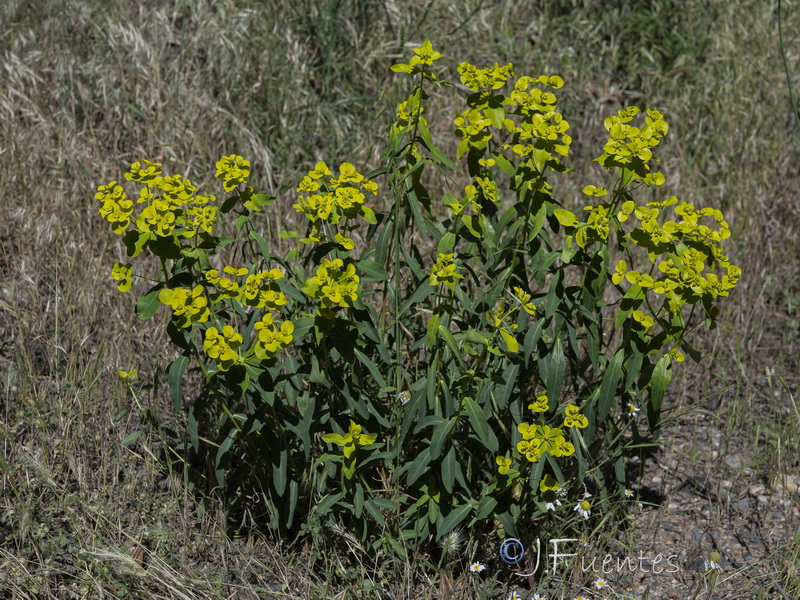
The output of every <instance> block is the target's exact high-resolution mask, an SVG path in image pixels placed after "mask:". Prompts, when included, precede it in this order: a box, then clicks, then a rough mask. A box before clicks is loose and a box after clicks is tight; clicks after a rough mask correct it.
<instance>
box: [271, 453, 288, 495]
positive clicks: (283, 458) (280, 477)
mask: <svg viewBox="0 0 800 600" xmlns="http://www.w3.org/2000/svg"><path fill="white" fill-rule="evenodd" d="M272 448H273V451H272V460H273V461H274V462H273V463H272V485H274V486H275V491H276V492H277V493H278V496H281V497H283V494H284V492H285V491H286V483H287V481H288V470H287V461H288V459H289V456H288V455H289V451H288V450H287V449H286V448H281V447H280V445H279V444H274V445H273V447H272ZM276 458H277V461H276V460H275V459H276Z"/></svg>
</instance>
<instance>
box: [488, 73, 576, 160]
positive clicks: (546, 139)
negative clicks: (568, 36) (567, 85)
mask: <svg viewBox="0 0 800 600" xmlns="http://www.w3.org/2000/svg"><path fill="white" fill-rule="evenodd" d="M534 84H543V85H545V86H548V87H551V88H553V89H558V88H560V87H561V86H563V85H564V80H563V79H561V78H560V77H558V76H551V77H548V76H546V75H542V76H541V77H539V78H537V79H534V78H532V77H521V78H520V79H519V80H518V81H517V82H516V84H515V85H514V91H513V92H511V94H510V95H509V96H508V98H506V99H505V100H504V101H503V104H504V105H507V106H510V107H512V110H513V111H514V113H515V114H518V115H520V116H522V122H521V123H520V124H519V126H514V125H513V123H512V122H511V121H508V122H507V123H505V125H506V127H507V128H508V129H509V130H510V131H511V133H512V134H513V136H514V142H515V143H513V144H508V145H506V146H505V147H510V148H511V150H512V151H513V152H514V153H515V154H517V155H519V156H522V157H525V156H531V155H532V154H534V152H535V151H536V150H544V151H546V152H547V154H548V157H547V158H548V160H549V159H556V157H555V156H553V152H555V153H557V154H560V155H561V156H567V155H568V154H569V146H570V144H571V143H572V138H571V137H570V136H569V135H567V133H566V132H567V130H569V122H568V121H567V120H566V119H564V117H563V115H562V114H561V113H560V112H558V111H557V110H556V103H557V99H556V95H555V94H554V93H553V92H548V91H542V90H541V89H539V88H536V87H533V88H531V89H530V91H528V88H529V87H530V86H531V85H534ZM556 162H557V159H556Z"/></svg>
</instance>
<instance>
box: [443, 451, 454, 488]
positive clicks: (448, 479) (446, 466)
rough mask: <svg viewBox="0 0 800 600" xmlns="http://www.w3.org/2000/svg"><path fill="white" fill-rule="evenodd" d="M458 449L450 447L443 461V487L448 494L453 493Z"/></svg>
mask: <svg viewBox="0 0 800 600" xmlns="http://www.w3.org/2000/svg"><path fill="white" fill-rule="evenodd" d="M456 468H457V465H456V449H455V446H450V450H448V452H447V454H445V456H444V459H443V460H442V485H443V486H444V489H445V490H447V493H448V494H452V493H453V483H454V482H455V479H456Z"/></svg>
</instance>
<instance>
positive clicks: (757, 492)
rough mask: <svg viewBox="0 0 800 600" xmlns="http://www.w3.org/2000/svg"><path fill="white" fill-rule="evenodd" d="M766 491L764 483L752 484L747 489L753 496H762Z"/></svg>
mask: <svg viewBox="0 0 800 600" xmlns="http://www.w3.org/2000/svg"><path fill="white" fill-rule="evenodd" d="M764 491H765V488H764V486H763V485H751V486H750V487H749V488H748V489H747V493H748V494H750V495H751V496H761V495H762V494H763V493H764Z"/></svg>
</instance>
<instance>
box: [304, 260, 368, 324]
mask: <svg viewBox="0 0 800 600" xmlns="http://www.w3.org/2000/svg"><path fill="white" fill-rule="evenodd" d="M359 281H360V278H359V276H358V275H356V267H355V265H354V264H352V263H347V264H346V265H345V263H344V261H342V259H340V258H335V259H334V260H329V259H327V258H326V259H325V260H323V261H322V264H321V265H320V266H319V268H318V269H317V275H316V277H311V278H309V279H308V280H307V281H306V282H305V283H304V284H303V285H302V287H301V289H302V290H303V291H304V292H305V293H306V294H308V295H309V296H311V297H312V298H316V299H317V300H319V301H320V308H319V313H320V315H322V316H323V317H326V318H333V316H334V312H333V309H335V308H346V307H348V306H352V305H353V302H355V301H356V300H357V299H358V284H359Z"/></svg>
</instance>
